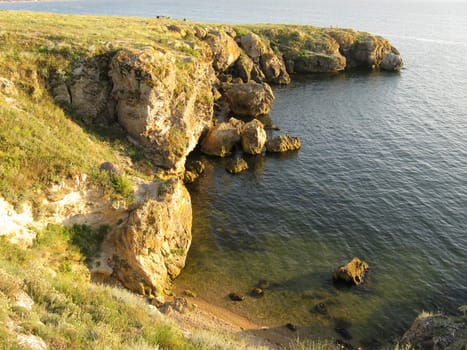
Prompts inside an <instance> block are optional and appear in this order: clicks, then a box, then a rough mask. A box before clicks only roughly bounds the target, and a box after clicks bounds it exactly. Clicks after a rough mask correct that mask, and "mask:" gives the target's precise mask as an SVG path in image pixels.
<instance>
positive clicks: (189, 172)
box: [183, 160, 205, 184]
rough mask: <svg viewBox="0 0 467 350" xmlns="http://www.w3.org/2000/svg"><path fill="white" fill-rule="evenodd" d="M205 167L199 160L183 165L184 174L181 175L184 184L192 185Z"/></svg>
mask: <svg viewBox="0 0 467 350" xmlns="http://www.w3.org/2000/svg"><path fill="white" fill-rule="evenodd" d="M204 170H205V165H204V163H203V162H202V161H200V160H191V161H187V162H186V164H185V173H184V174H183V182H184V183H186V184H187V183H193V182H195V181H196V180H197V179H198V177H199V176H200V175H201V174H202V173H203V172H204Z"/></svg>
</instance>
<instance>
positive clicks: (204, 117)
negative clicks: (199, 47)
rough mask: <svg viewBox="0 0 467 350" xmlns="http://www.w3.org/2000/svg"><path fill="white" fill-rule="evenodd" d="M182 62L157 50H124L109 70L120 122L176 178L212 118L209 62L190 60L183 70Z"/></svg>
mask: <svg viewBox="0 0 467 350" xmlns="http://www.w3.org/2000/svg"><path fill="white" fill-rule="evenodd" d="M178 59H180V58H177V57H175V56H173V55H172V54H170V53H168V52H164V51H159V50H156V49H154V48H146V49H141V50H121V51H119V52H118V53H117V54H116V55H115V57H114V58H113V60H112V63H111V71H110V75H111V77H112V82H113V91H112V96H113V97H114V99H115V101H116V112H117V116H118V121H119V123H120V124H121V125H122V126H123V128H124V129H125V130H126V131H127V132H128V133H129V134H130V135H131V136H132V137H134V138H135V139H136V140H138V141H139V142H141V144H143V145H144V146H145V147H146V149H147V150H148V151H149V152H150V154H151V156H152V159H153V160H154V162H155V163H156V165H159V166H161V167H163V168H166V169H169V170H173V171H174V172H175V173H180V172H182V171H183V166H184V163H185V159H186V156H187V155H188V153H190V152H191V151H192V150H193V149H194V148H195V146H196V144H197V143H198V139H199V137H200V135H201V133H202V131H203V130H204V128H205V127H207V126H208V125H210V123H211V121H212V116H213V96H212V90H211V81H212V79H213V75H212V74H213V72H212V70H211V69H210V64H209V62H204V61H202V60H194V59H193V60H192V61H185V62H184V64H185V69H184V70H183V71H179V69H178V67H177V60H178ZM188 60H191V58H188Z"/></svg>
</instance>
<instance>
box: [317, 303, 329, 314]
mask: <svg viewBox="0 0 467 350" xmlns="http://www.w3.org/2000/svg"><path fill="white" fill-rule="evenodd" d="M315 311H316V312H317V313H319V314H321V315H327V314H328V308H327V306H326V304H324V303H319V304H316V305H315Z"/></svg>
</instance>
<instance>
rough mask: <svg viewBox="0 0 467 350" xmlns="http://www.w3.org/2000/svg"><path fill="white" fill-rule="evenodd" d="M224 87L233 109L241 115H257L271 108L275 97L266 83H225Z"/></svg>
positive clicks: (225, 94)
mask: <svg viewBox="0 0 467 350" xmlns="http://www.w3.org/2000/svg"><path fill="white" fill-rule="evenodd" d="M222 87H223V89H224V96H225V97H226V99H227V103H228V104H229V107H230V109H231V111H232V112H233V113H235V114H237V115H239V116H243V117H257V116H259V115H262V114H267V113H269V111H270V110H271V107H272V103H273V102H274V98H275V97H274V93H273V92H272V89H271V87H270V86H269V85H268V84H266V83H262V84H260V83H256V82H254V81H250V82H248V83H233V84H232V83H225V84H223V86H222Z"/></svg>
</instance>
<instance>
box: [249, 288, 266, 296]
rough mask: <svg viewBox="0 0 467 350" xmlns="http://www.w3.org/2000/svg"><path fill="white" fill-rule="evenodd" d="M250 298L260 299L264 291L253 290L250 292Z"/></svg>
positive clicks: (259, 289)
mask: <svg viewBox="0 0 467 350" xmlns="http://www.w3.org/2000/svg"><path fill="white" fill-rule="evenodd" d="M251 296H253V297H256V298H259V297H262V296H264V290H262V289H261V288H253V289H252V290H251Z"/></svg>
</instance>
